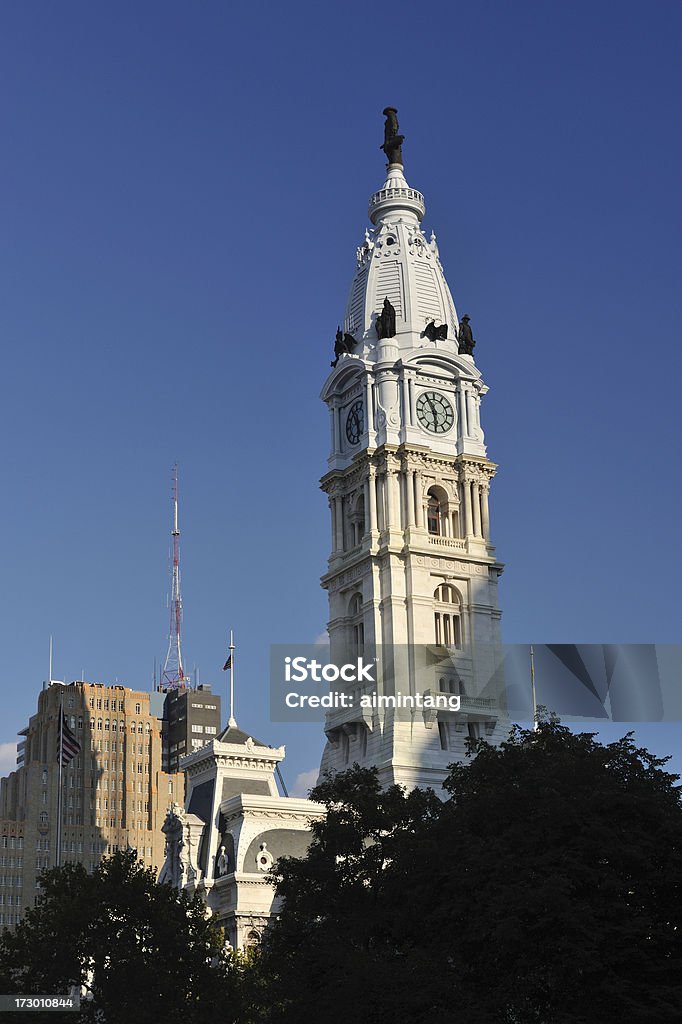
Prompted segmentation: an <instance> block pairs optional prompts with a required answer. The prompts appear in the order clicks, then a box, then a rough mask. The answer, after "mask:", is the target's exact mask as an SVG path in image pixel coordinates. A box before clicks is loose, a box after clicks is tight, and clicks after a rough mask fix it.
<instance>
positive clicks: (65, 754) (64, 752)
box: [57, 714, 81, 768]
mask: <svg viewBox="0 0 682 1024" xmlns="http://www.w3.org/2000/svg"><path fill="white" fill-rule="evenodd" d="M60 747H61V750H59V752H58V754H57V760H59V761H61V764H62V768H66V766H67V764H69V762H71V761H73V759H74V757H77V756H78V754H80V752H81V745H80V743H79V742H78V740H77V739H76V737H75V736H74V734H73V733H72V732H71V730H70V729H69V725H68V722H67V721H66V715H64V714H62V728H61V743H60Z"/></svg>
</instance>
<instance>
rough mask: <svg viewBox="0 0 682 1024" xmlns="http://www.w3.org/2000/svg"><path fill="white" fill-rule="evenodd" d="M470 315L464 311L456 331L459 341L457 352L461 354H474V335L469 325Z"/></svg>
mask: <svg viewBox="0 0 682 1024" xmlns="http://www.w3.org/2000/svg"><path fill="white" fill-rule="evenodd" d="M470 319H471V318H470V316H469V314H468V313H465V314H464V316H463V317H462V319H461V320H460V322H459V331H458V332H457V341H458V343H459V354H460V355H461V356H472V355H473V354H474V346H475V345H476V342H475V341H474V336H473V333H472V331H471V327H469V320H470Z"/></svg>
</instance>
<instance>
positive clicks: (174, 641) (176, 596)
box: [161, 462, 185, 690]
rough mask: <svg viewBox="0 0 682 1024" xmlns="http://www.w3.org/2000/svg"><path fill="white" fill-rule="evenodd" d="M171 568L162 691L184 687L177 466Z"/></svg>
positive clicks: (174, 486)
mask: <svg viewBox="0 0 682 1024" xmlns="http://www.w3.org/2000/svg"><path fill="white" fill-rule="evenodd" d="M172 494H173V529H172V530H171V537H172V538H173V556H172V557H173V566H172V569H171V596H170V630H169V633H168V653H167V654H166V661H165V662H164V666H163V672H162V673H161V689H162V690H181V689H184V687H185V671H184V669H183V667H182V650H181V646H180V629H181V626H182V598H181V596H180V530H179V528H178V464H177V462H176V463H175V465H174V466H173V492H172Z"/></svg>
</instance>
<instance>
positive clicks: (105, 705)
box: [104, 700, 109, 711]
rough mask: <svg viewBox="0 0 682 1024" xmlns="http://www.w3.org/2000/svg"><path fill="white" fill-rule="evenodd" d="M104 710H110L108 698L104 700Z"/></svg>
mask: <svg viewBox="0 0 682 1024" xmlns="http://www.w3.org/2000/svg"><path fill="white" fill-rule="evenodd" d="M104 710H105V711H108V710H109V701H108V700H105V701H104Z"/></svg>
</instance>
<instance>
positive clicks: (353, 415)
mask: <svg viewBox="0 0 682 1024" xmlns="http://www.w3.org/2000/svg"><path fill="white" fill-rule="evenodd" d="M364 429H365V418H364V415H363V410H362V402H354V403H353V405H351V407H350V410H349V413H348V416H347V417H346V437H347V438H348V440H349V441H350V443H351V444H360V438H361V436H362V432H363V430H364Z"/></svg>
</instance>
